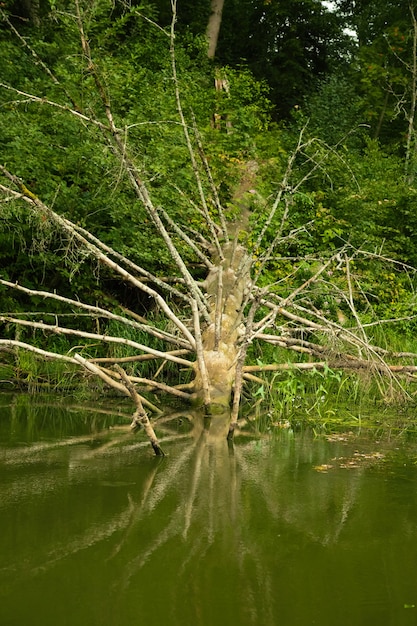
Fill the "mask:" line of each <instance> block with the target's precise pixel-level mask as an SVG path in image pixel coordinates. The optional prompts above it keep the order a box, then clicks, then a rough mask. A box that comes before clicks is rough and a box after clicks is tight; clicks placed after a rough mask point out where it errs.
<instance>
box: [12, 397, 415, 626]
mask: <svg viewBox="0 0 417 626" xmlns="http://www.w3.org/2000/svg"><path fill="white" fill-rule="evenodd" d="M69 409H70V410H69ZM111 415H112V417H109V414H107V413H106V412H99V411H98V410H97V411H91V410H89V411H87V410H83V408H82V407H78V408H74V407H72V408H71V407H69V406H60V407H58V406H54V405H53V404H51V405H50V406H39V405H35V404H34V403H31V404H29V403H28V402H20V401H19V399H11V398H10V397H6V396H2V399H0V624H1V625H2V626H27V625H37V624H39V625H42V626H49V625H51V626H52V625H54V626H57V625H59V626H61V625H68V626H75V625H81V624H82V625H83V626H90V625H100V626H110V625H111V626H116V625H117V626H119V625H120V626H128V625H129V626H130V625H132V624H148V625H150V626H152V625H157V624H158V625H160V624H167V625H168V626H170V625H172V626H174V625H181V626H183V625H185V624H187V625H188V624H193V625H194V624H199V625H200V624H201V625H203V626H211V625H213V626H214V625H216V626H218V625H219V626H222V625H223V624H224V625H228V624H233V625H235V624H236V625H239V626H246V625H252V624H256V625H258V626H261V625H271V626H277V625H282V626H303V625H310V624H317V625H320V626H334V625H336V624H337V625H338V626H345V625H346V626H348V625H349V626H362V625H364V626H365V625H366V626H371V625H374V624H375V625H378V626H385V625H392V626H402V625H415V624H417V608H416V607H417V489H416V486H417V485H416V479H417V469H416V467H417V466H416V462H417V445H416V444H415V443H414V442H413V441H406V440H405V439H404V437H401V436H399V435H396V434H394V435H392V434H391V435H389V434H384V435H383V436H381V437H380V438H378V437H377V436H376V435H375V434H372V433H370V434H367V433H347V434H338V435H334V436H320V437H315V436H313V434H312V433H310V432H304V433H303V432H300V433H294V432H292V431H291V430H289V429H287V430H278V431H277V432H275V433H272V434H269V435H268V436H264V437H259V438H253V437H238V438H237V440H236V443H235V445H234V447H233V448H230V447H228V445H227V443H226V442H225V441H224V439H220V440H219V439H216V438H215V437H211V436H210V433H209V432H207V431H204V430H202V428H201V427H199V426H198V425H195V424H194V425H193V426H192V427H191V428H190V427H188V426H186V425H185V422H186V421H187V420H185V419H182V418H181V419H180V418H178V419H175V420H173V421H172V422H171V429H172V432H171V435H167V441H166V442H165V443H164V450H165V452H166V453H167V456H166V457H165V458H163V459H157V458H155V457H154V456H153V455H152V452H151V449H150V447H149V445H148V444H146V443H145V442H143V440H142V439H141V437H140V435H139V437H138V436H135V435H132V434H131V433H130V432H129V429H128V420H127V419H125V418H124V417H123V415H122V413H120V414H119V415H118V411H117V410H116V409H114V412H113V413H112V414H111ZM175 433H176V435H178V437H179V439H176V438H175V437H174V436H173V434H175Z"/></svg>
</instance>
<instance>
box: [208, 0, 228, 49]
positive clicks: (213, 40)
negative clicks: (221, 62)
mask: <svg viewBox="0 0 417 626" xmlns="http://www.w3.org/2000/svg"><path fill="white" fill-rule="evenodd" d="M223 6H224V0H211V15H210V18H209V21H208V24H207V31H206V35H207V40H208V52H207V54H208V58H209V59H214V56H215V54H216V48H217V40H218V38H219V32H220V26H221V23H222V13H223Z"/></svg>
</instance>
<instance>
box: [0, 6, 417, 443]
mask: <svg viewBox="0 0 417 626" xmlns="http://www.w3.org/2000/svg"><path fill="white" fill-rule="evenodd" d="M172 5H173V19H172V24H171V30H170V32H169V33H167V35H168V36H169V42H170V55H171V71H172V81H173V85H174V89H173V95H174V98H175V102H176V109H177V115H178V119H177V123H179V124H180V126H181V128H182V131H183V137H184V142H185V145H186V147H187V150H188V155H189V160H190V164H191V170H192V173H193V176H194V185H195V190H196V197H195V199H189V209H190V212H194V214H195V216H196V220H197V221H198V222H199V223H200V225H201V228H200V230H199V231H196V230H195V229H186V227H185V225H184V224H181V223H179V222H177V221H175V220H174V219H173V218H172V217H171V216H170V211H169V207H162V206H159V205H158V204H157V203H156V202H155V201H154V200H153V197H152V189H151V187H150V186H149V184H148V183H147V182H146V176H145V174H144V172H143V170H142V169H141V167H139V165H138V160H139V157H138V156H137V154H135V150H134V149H133V147H131V146H129V143H128V141H126V136H125V132H124V129H123V127H120V126H119V125H118V124H117V123H116V121H115V116H114V114H113V111H112V105H111V100H110V96H109V94H108V90H107V87H106V86H105V84H104V83H103V81H102V79H101V76H100V72H99V69H98V65H97V62H96V60H95V59H94V58H93V55H92V53H91V50H90V44H89V39H88V35H87V34H86V33H85V32H84V24H83V15H82V10H81V8H80V6H79V4H78V2H76V3H75V9H76V21H77V24H78V31H79V35H80V42H81V48H82V54H83V58H84V61H85V65H86V71H88V73H89V76H90V77H91V78H92V79H93V83H94V89H95V92H96V94H97V95H98V97H99V101H100V105H101V110H100V112H97V114H96V115H94V114H92V113H91V111H84V110H83V108H82V107H81V106H80V105H79V104H77V103H76V102H75V101H74V100H73V99H70V100H67V103H66V104H65V105H63V104H60V103H58V102H55V101H52V100H48V99H46V98H43V97H39V96H37V95H35V94H31V93H28V92H24V91H22V90H20V89H17V88H14V87H11V86H10V85H5V84H2V87H3V89H6V90H9V91H12V92H14V94H15V96H16V95H17V96H19V97H21V98H24V99H26V100H28V101H30V102H32V103H36V102H38V103H39V104H40V105H42V106H45V105H47V106H49V107H51V109H52V110H54V109H60V110H65V112H66V113H67V114H68V115H70V116H75V117H76V118H78V119H79V120H80V122H82V123H83V124H87V125H91V126H93V127H95V128H98V129H99V131H100V133H101V135H102V137H103V141H104V144H103V145H104V146H106V147H107V149H110V150H111V151H112V153H113V155H114V158H115V159H116V161H117V163H118V165H119V168H120V172H121V174H120V175H121V176H123V177H124V178H125V179H126V180H127V181H128V182H129V184H130V186H131V189H132V190H133V192H134V194H135V196H136V199H137V200H139V201H140V203H141V205H142V207H143V208H144V210H145V212H146V215H147V217H148V219H149V220H150V222H151V223H152V224H153V227H154V229H155V232H156V233H157V234H158V236H159V238H160V241H161V246H164V248H165V249H166V250H167V251H168V254H169V257H170V259H171V261H172V265H173V267H175V273H174V274H173V275H172V276H169V277H161V276H158V275H156V274H154V273H152V272H150V271H149V270H148V269H146V268H145V267H141V266H139V265H138V264H136V263H134V262H133V261H131V260H130V259H129V258H128V256H127V255H126V254H121V253H120V252H119V251H117V250H115V249H113V248H112V247H110V246H109V245H108V244H106V243H105V242H103V241H102V240H101V239H100V238H99V237H97V236H95V235H94V233H93V232H90V231H89V230H88V229H85V228H83V227H82V226H81V225H79V224H78V223H76V222H74V221H71V220H70V219H68V218H67V217H64V216H63V215H61V214H60V213H59V210H58V209H57V210H55V209H54V208H52V207H51V206H47V204H45V203H44V202H43V201H42V199H41V198H40V197H38V196H37V195H36V194H35V193H33V192H32V191H31V190H30V189H29V187H28V185H27V183H26V181H23V180H21V179H20V178H19V177H18V176H17V175H16V174H15V173H14V172H12V171H10V170H9V169H8V168H7V167H6V166H4V165H1V166H0V174H1V178H2V180H1V183H0V193H1V194H2V197H3V199H4V201H5V202H18V203H25V204H26V206H27V207H28V208H29V210H30V211H31V212H32V213H33V214H34V215H35V216H36V218H37V219H39V220H41V221H42V222H43V223H47V224H49V225H50V227H51V228H52V229H53V230H54V231H56V232H59V233H60V236H61V237H64V238H65V239H66V240H67V241H68V242H69V243H68V246H70V247H71V248H72V249H73V250H76V251H77V252H78V254H83V255H84V257H85V258H89V259H91V260H94V261H95V262H98V263H99V264H100V265H101V266H103V267H105V268H106V269H107V270H108V271H109V272H110V273H111V274H112V276H114V277H117V279H118V280H119V281H121V282H123V283H125V284H128V285H129V286H130V287H131V288H132V289H134V290H137V291H138V292H140V293H142V294H146V296H147V297H148V298H149V299H151V300H152V301H153V302H154V305H155V307H156V308H157V311H158V318H159V319H161V318H164V319H165V321H166V324H165V328H161V325H158V324H156V323H155V321H154V320H152V319H146V318H144V317H140V316H139V315H138V314H137V313H136V312H135V311H130V310H127V309H126V308H123V307H119V309H118V310H117V311H116V309H112V308H110V307H106V306H104V305H103V306H99V305H97V304H92V303H89V302H83V301H80V300H78V299H74V298H68V297H66V296H64V295H60V294H57V293H55V292H53V291H48V290H45V289H33V288H29V287H26V286H25V285H21V284H19V283H18V282H11V281H8V280H5V279H1V280H0V284H1V285H3V287H5V288H7V289H11V290H15V291H17V292H20V293H21V294H25V295H26V296H28V297H30V298H37V299H38V300H39V299H43V300H48V301H49V302H50V303H51V304H52V303H53V302H55V303H56V304H57V305H58V304H59V311H60V312H57V314H56V315H55V317H54V320H53V322H48V321H35V320H34V319H33V315H31V312H30V311H27V312H26V313H25V315H19V316H18V315H13V314H3V315H0V321H1V322H2V323H3V324H4V328H7V329H10V328H11V327H16V328H21V329H23V328H26V329H31V330H32V331H33V332H34V333H35V332H38V333H43V335H44V336H45V338H46V339H45V341H47V338H48V337H52V336H57V335H59V336H66V337H69V338H76V339H77V341H82V346H81V347H80V346H78V347H77V345H75V346H74V347H73V348H71V351H70V353H67V354H63V353H59V352H57V351H52V350H47V349H43V348H39V347H38V346H37V345H35V344H31V343H30V342H28V341H21V340H19V339H17V338H10V336H5V337H4V338H2V339H0V347H3V348H4V349H12V350H22V349H24V350H28V351H32V352H33V353H35V354H38V355H39V356H40V357H41V358H44V359H57V360H61V361H65V362H68V363H70V364H72V365H76V366H77V367H81V368H83V369H84V370H85V371H87V372H89V373H90V374H93V375H94V376H97V377H99V378H100V379H101V380H102V381H103V382H104V383H105V384H106V385H107V386H108V387H110V388H112V389H114V390H115V391H117V392H118V393H121V394H124V395H125V396H127V397H130V398H131V399H132V400H133V402H134V404H135V406H136V412H135V415H134V426H137V425H138V424H139V423H140V424H141V425H143V426H144V428H145V431H146V433H147V435H148V436H149V439H150V441H151V443H152V446H153V448H154V450H155V452H156V453H157V454H162V450H161V448H160V446H159V443H158V440H157V437H156V435H155V432H154V430H153V428H152V425H151V423H150V421H149V419H148V416H147V414H146V411H145V407H146V408H147V409H148V410H150V411H151V412H157V411H158V408H157V407H155V405H154V403H151V402H150V401H149V400H147V399H146V397H144V396H143V395H140V394H139V392H138V391H141V390H146V389H148V390H149V389H151V390H154V391H160V392H163V393H165V394H170V395H172V396H174V397H175V398H178V399H180V400H181V401H184V402H192V403H194V404H197V405H198V406H201V407H202V409H203V411H204V414H205V415H208V416H209V415H212V414H213V413H216V412H223V413H224V412H226V413H229V411H230V415H229V418H228V419H229V424H230V426H229V436H232V434H233V431H234V429H235V428H236V425H237V420H238V416H239V408H240V405H241V399H242V389H243V385H244V383H245V380H246V381H250V380H254V379H256V377H255V374H259V373H266V372H268V371H277V370H278V369H282V368H290V367H293V368H299V369H303V368H305V369H306V368H317V369H320V368H322V367H324V366H325V365H326V366H327V367H332V368H341V369H357V370H363V369H366V370H368V371H371V372H374V373H378V374H379V375H381V374H382V375H384V376H385V377H387V379H388V380H389V381H391V383H394V384H398V385H400V382H399V380H398V378H397V377H398V375H400V374H405V375H406V376H408V377H414V376H415V371H416V368H415V366H414V365H413V364H406V365H398V364H397V363H394V364H393V363H392V362H391V361H390V358H392V359H398V358H408V359H415V358H416V355H415V354H411V355H410V354H396V353H393V352H390V351H388V350H386V349H381V348H380V347H378V346H375V345H373V343H372V341H371V340H370V339H369V338H368V334H367V326H366V325H365V324H364V323H362V322H361V319H360V315H359V314H358V311H357V306H356V302H355V298H356V296H355V294H357V293H359V294H360V297H361V298H362V299H365V300H366V295H365V294H364V293H361V291H360V286H358V284H357V281H356V277H355V276H353V275H352V269H351V268H352V262H353V260H357V259H360V258H361V257H362V258H364V257H365V256H366V254H367V253H366V252H364V251H361V250H357V249H354V248H352V247H351V246H350V245H349V244H347V243H346V244H345V245H343V246H342V247H341V248H339V249H337V250H334V249H333V250H330V251H329V253H328V254H327V255H322V256H321V257H317V258H315V259H314V263H312V267H314V270H313V271H312V272H310V275H309V276H308V277H307V278H306V279H305V280H300V278H299V276H298V275H297V261H296V260H295V261H294V262H291V265H293V266H294V269H292V270H291V271H290V272H289V273H288V274H287V275H284V276H282V275H281V276H279V277H277V278H275V277H274V276H272V278H271V271H270V267H271V262H272V261H273V260H274V262H275V263H276V259H275V256H276V255H278V252H279V250H280V249H281V248H282V246H283V244H284V243H285V242H287V241H288V240H296V239H297V237H298V236H299V235H300V233H305V232H308V229H309V228H310V226H311V223H307V224H305V225H304V226H302V227H299V228H294V229H291V228H290V227H289V223H290V221H289V217H290V215H291V211H292V208H293V206H294V199H295V198H296V197H297V194H299V193H300V191H301V190H302V189H303V187H304V185H305V184H306V182H307V181H308V180H309V179H310V178H311V177H313V176H314V175H315V174H316V173H317V171H319V170H321V169H322V168H324V167H325V163H326V159H327V158H328V156H329V154H333V150H332V149H330V148H327V147H325V146H323V145H322V144H320V142H317V141H316V140H314V139H310V138H307V139H306V138H305V129H303V130H302V131H301V132H300V135H299V138H298V143H297V145H296V146H295V147H294V150H293V152H292V153H291V155H290V157H289V158H288V161H287V164H286V168H285V169H284V173H283V176H282V180H281V181H280V182H279V183H277V185H276V193H275V195H274V197H273V198H272V199H269V200H265V201H264V200H263V201H262V206H261V207H260V208H259V207H258V210H255V209H254V207H253V197H254V195H256V188H257V164H256V162H254V161H253V160H250V161H248V162H246V163H245V164H244V165H243V167H242V166H241V173H240V180H239V181H238V183H237V185H236V186H235V189H234V190H233V193H232V203H231V204H232V205H233V207H234V209H233V211H230V210H228V209H226V208H225V207H224V206H223V205H222V203H221V201H220V198H219V193H218V188H217V185H216V183H215V181H214V178H213V175H212V172H211V169H210V165H209V161H208V159H207V157H206V155H205V151H204V146H203V144H202V139H201V136H200V133H199V131H198V128H197V126H196V124H195V122H194V120H193V118H192V116H191V121H187V120H186V116H185V114H184V111H183V106H182V100H181V93H180V87H179V81H178V77H177V66H176V58H175V47H174V40H175V32H174V27H175V20H176V3H175V2H173V3H172ZM26 45H27V44H26ZM33 54H34V55H35V58H36V59H37V57H36V53H35V52H34V51H33ZM48 72H49V73H50V75H51V80H52V81H53V82H55V83H58V84H60V83H59V81H58V79H56V78H55V77H54V75H53V74H52V73H51V71H50V70H48ZM103 113H104V120H103V117H102V114H103ZM300 159H301V160H302V161H303V165H308V169H306V168H305V167H304V169H302V168H298V169H297V167H296V163H297V161H298V160H300ZM300 171H301V172H302V173H301V174H300ZM179 191H180V193H181V190H179ZM56 204H57V205H59V194H58V199H57V202H56ZM253 219H256V220H257V229H256V236H255V237H254V236H253V233H251V228H252V225H253ZM271 233H272V234H271ZM185 251H186V256H185ZM65 254H66V251H65V250H64V251H63V255H65ZM190 257H193V258H194V259H195V267H198V271H195V268H193V267H192V266H190V264H189V263H187V261H186V260H185V258H190ZM286 261H287V263H288V261H291V260H289V259H287V260H286ZM384 262H386V260H384ZM202 268H204V271H205V277H204V278H202V277H201V274H202ZM295 276H296V279H295ZM336 277H337V279H336ZM317 289H320V290H321V292H322V293H326V294H329V298H333V299H336V300H337V301H338V302H341V303H342V304H341V306H342V307H343V308H344V310H345V311H347V312H348V314H349V321H348V323H346V321H345V320H344V321H343V320H342V321H338V320H337V318H336V319H335V316H334V314H333V313H329V314H326V313H325V311H323V309H321V308H319V307H318V306H317V304H316V299H317ZM62 310H65V311H66V313H65V317H64V315H63V314H62ZM68 315H70V316H71V324H68V323H65V320H67V319H68ZM85 315H88V316H89V317H90V318H91V319H95V320H100V322H101V323H102V324H103V325H104V327H105V323H106V322H110V321H113V322H117V323H118V324H120V325H122V326H124V327H126V328H128V329H130V330H132V331H138V332H139V331H140V333H141V334H142V336H143V334H145V335H147V336H148V337H149V341H147V342H144V343H141V342H139V341H136V340H134V339H129V338H126V337H124V336H118V335H112V334H108V333H107V332H106V331H105V332H103V333H101V332H91V331H86V330H85V329H83V328H82V326H80V327H77V323H76V322H77V320H81V319H82V318H83V316H85ZM374 323H375V324H376V323H378V322H374ZM8 332H9V331H8ZM155 339H157V340H158V342H159V345H160V344H163V345H164V346H165V347H164V348H163V349H156V348H155V347H153V340H155ZM97 342H99V343H101V344H105V345H106V344H107V345H116V344H117V345H119V346H125V347H128V348H130V349H132V350H134V351H135V352H136V353H137V356H128V357H124V358H123V357H122V358H112V357H101V358H94V357H91V358H89V357H85V356H83V352H84V351H85V347H86V346H88V345H89V343H97ZM262 343H263V344H265V345H274V346H276V347H279V348H282V349H284V350H287V351H289V352H291V353H297V354H299V355H304V356H307V357H308V359H309V361H308V362H299V363H293V364H288V363H270V364H258V365H253V364H248V352H249V351H250V350H251V349H252V348H253V346H254V345H259V344H262ZM143 360H147V361H148V360H155V361H158V362H160V363H161V364H163V363H166V362H169V363H171V364H173V366H174V367H176V368H178V372H179V370H184V369H186V370H188V371H189V372H191V380H190V382H189V383H187V384H186V383H184V382H179V381H178V382H177V384H176V383H175V382H174V383H173V382H168V381H164V380H163V379H162V380H160V379H159V375H155V376H154V377H152V378H149V377H146V376H136V375H131V374H129V373H128V371H127V369H125V368H123V366H126V365H127V364H129V363H132V362H135V363H136V364H138V363H140V362H141V361H143ZM160 372H163V368H162V367H161V368H159V369H158V374H159V373H160Z"/></svg>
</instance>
